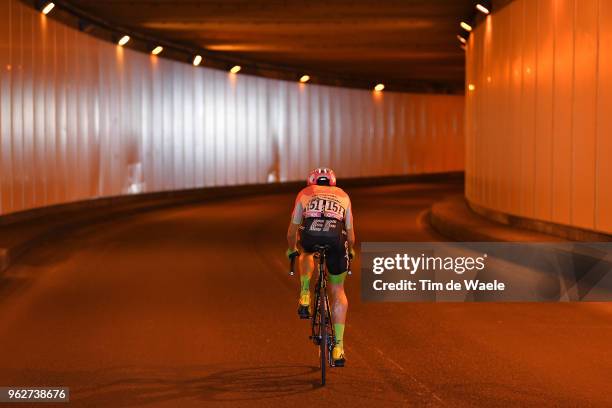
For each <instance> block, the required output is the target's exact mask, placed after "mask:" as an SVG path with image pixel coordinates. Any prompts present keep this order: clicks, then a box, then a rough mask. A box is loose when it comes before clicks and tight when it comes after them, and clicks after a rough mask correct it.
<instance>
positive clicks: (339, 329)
mask: <svg viewBox="0 0 612 408" xmlns="http://www.w3.org/2000/svg"><path fill="white" fill-rule="evenodd" d="M334 332H335V333H336V344H339V345H340V346H344V344H343V343H342V338H343V337H344V323H334Z"/></svg>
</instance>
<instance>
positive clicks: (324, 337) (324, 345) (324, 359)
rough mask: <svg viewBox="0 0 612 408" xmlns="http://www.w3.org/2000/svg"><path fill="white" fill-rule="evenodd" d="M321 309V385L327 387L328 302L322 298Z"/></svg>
mask: <svg viewBox="0 0 612 408" xmlns="http://www.w3.org/2000/svg"><path fill="white" fill-rule="evenodd" d="M319 303H320V308H319V316H320V319H321V325H320V327H319V330H320V335H321V341H320V342H319V354H320V356H321V385H325V366H326V365H327V353H328V350H327V341H328V339H327V325H328V324H329V323H328V321H327V310H325V307H326V302H325V298H324V297H322V298H321V301H320V302H319Z"/></svg>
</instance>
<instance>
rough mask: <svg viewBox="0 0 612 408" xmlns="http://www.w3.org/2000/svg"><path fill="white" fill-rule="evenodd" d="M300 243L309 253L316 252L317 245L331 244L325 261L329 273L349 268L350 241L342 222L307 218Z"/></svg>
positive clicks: (337, 273)
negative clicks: (347, 238)
mask: <svg viewBox="0 0 612 408" xmlns="http://www.w3.org/2000/svg"><path fill="white" fill-rule="evenodd" d="M334 224H335V226H334ZM330 225H331V227H330ZM300 245H301V246H302V249H303V250H304V252H306V253H309V254H311V253H314V252H316V250H315V249H314V247H315V245H329V246H330V249H329V250H328V251H327V258H326V262H325V263H326V266H327V271H328V272H329V274H330V275H340V274H342V273H344V272H346V271H347V270H348V260H349V255H348V242H347V240H346V231H344V228H343V226H342V222H340V221H338V220H333V219H331V220H330V219H324V218H310V219H305V220H304V224H303V225H302V226H301V227H300Z"/></svg>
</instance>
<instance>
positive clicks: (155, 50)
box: [151, 45, 164, 55]
mask: <svg viewBox="0 0 612 408" xmlns="http://www.w3.org/2000/svg"><path fill="white" fill-rule="evenodd" d="M163 50H164V47H162V46H161V45H158V46H157V47H155V48H153V51H151V54H153V55H159V54H160V53H161V52H162V51H163Z"/></svg>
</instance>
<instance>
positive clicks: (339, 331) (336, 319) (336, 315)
mask: <svg viewBox="0 0 612 408" xmlns="http://www.w3.org/2000/svg"><path fill="white" fill-rule="evenodd" d="M345 277H346V272H344V273H342V274H340V275H330V277H329V289H330V292H331V297H332V307H331V309H332V310H331V312H332V320H333V323H334V332H335V334H336V344H337V345H338V346H340V347H341V348H342V347H344V323H345V322H346V311H347V309H348V300H347V298H346V293H345V292H344V279H345Z"/></svg>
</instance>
